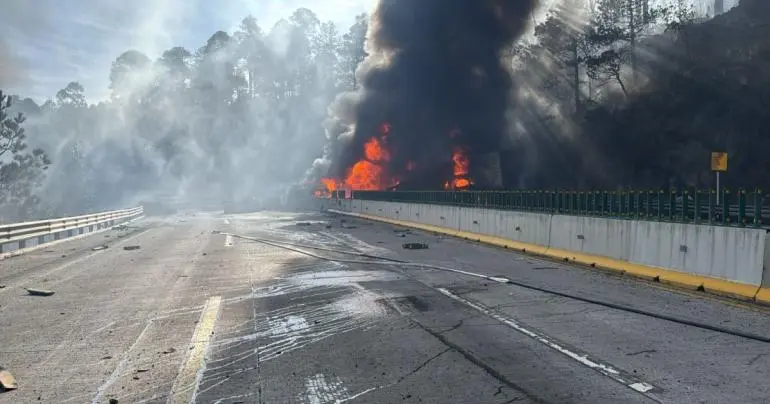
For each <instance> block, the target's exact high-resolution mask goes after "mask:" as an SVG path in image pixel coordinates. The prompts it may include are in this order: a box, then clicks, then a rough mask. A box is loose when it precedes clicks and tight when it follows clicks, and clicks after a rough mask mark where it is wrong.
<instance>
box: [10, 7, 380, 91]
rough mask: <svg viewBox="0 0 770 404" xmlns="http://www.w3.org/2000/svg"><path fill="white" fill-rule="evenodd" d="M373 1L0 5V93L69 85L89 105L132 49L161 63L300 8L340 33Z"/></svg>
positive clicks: (50, 88) (266, 26)
mask: <svg viewBox="0 0 770 404" xmlns="http://www.w3.org/2000/svg"><path fill="white" fill-rule="evenodd" d="M375 2H376V0H324V1H318V0H315V1H312V0H227V1H222V2H216V1H211V0H133V1H125V0H65V1H62V0H0V89H5V90H6V91H7V92H10V93H16V94H20V95H22V96H25V97H31V98H33V99H35V100H36V101H38V102H42V101H45V100H46V99H50V98H53V97H54V96H55V94H56V92H57V91H58V90H59V89H61V88H63V87H65V86H66V85H67V83H69V82H70V81H78V82H80V83H81V84H82V85H83V86H84V87H85V89H86V95H87V96H88V98H89V100H90V101H91V102H94V101H98V100H100V99H104V98H106V97H107V96H108V95H109V89H108V85H109V71H110V65H111V63H112V61H114V60H115V58H116V57H117V56H118V55H120V54H121V53H122V52H124V51H126V50H128V49H136V50H139V51H141V52H144V53H145V54H147V55H148V56H150V58H152V59H155V58H157V57H158V56H159V55H160V54H161V53H162V52H163V51H164V50H165V49H168V48H171V47H173V46H184V47H186V48H188V49H189V50H195V49H197V48H199V47H200V46H201V45H202V44H203V43H205V41H206V40H207V39H208V38H209V36H211V34H213V33H214V32H216V31H218V30H224V31H227V32H232V31H233V29H235V28H236V27H237V25H238V23H239V22H240V20H241V19H243V17H245V16H247V15H249V14H251V15H253V16H255V17H256V18H257V20H258V21H259V23H260V25H261V26H262V27H263V29H266V30H267V29H269V27H271V26H272V25H273V24H274V23H275V22H276V21H277V20H279V19H280V18H284V17H288V16H289V15H291V13H292V12H293V11H294V10H296V9H297V8H300V7H307V8H309V9H311V10H313V11H314V12H315V13H316V14H317V15H318V17H319V18H320V19H321V20H322V21H329V20H331V21H334V22H335V23H338V24H339V26H340V29H341V30H346V29H347V26H348V25H350V24H352V22H353V21H354V18H355V15H356V14H360V13H361V12H368V11H371V9H372V8H373V7H374V5H375Z"/></svg>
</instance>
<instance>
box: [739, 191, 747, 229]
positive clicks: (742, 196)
mask: <svg viewBox="0 0 770 404" xmlns="http://www.w3.org/2000/svg"><path fill="white" fill-rule="evenodd" d="M738 225H739V226H745V225H746V190H745V189H743V188H741V189H739V190H738Z"/></svg>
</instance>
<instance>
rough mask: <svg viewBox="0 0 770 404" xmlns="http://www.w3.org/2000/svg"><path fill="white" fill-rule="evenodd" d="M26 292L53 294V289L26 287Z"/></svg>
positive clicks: (41, 294) (37, 294)
mask: <svg viewBox="0 0 770 404" xmlns="http://www.w3.org/2000/svg"><path fill="white" fill-rule="evenodd" d="M26 289H27V293H29V294H30V295H32V296H52V295H53V294H54V291H53V290H46V289H34V288H26Z"/></svg>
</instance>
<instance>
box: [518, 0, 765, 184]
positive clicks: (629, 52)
mask: <svg viewBox="0 0 770 404" xmlns="http://www.w3.org/2000/svg"><path fill="white" fill-rule="evenodd" d="M696 5H701V6H703V5H704V3H702V2H692V1H685V0H673V1H671V2H669V3H668V4H665V5H661V2H657V1H649V0H565V1H564V2H563V3H562V6H561V7H557V8H555V9H553V10H551V11H550V13H549V14H548V17H547V18H546V19H545V21H543V22H541V23H539V24H537V26H536V28H535V37H536V40H535V41H532V42H531V43H519V44H516V45H515V46H513V47H512V49H511V52H510V55H509V62H510V63H511V64H512V66H513V67H512V70H513V71H514V75H516V76H517V77H518V82H519V83H520V85H521V86H522V88H520V89H519V96H518V99H517V100H516V101H515V102H516V104H517V105H516V111H515V119H516V120H517V123H518V126H517V130H515V131H514V134H513V141H512V142H511V145H510V146H509V147H508V151H507V152H506V156H507V157H506V158H504V159H503V164H504V165H505V164H506V163H507V164H508V165H509V167H508V170H509V171H512V172H515V173H517V175H516V176H514V178H513V179H511V180H509V183H508V184H506V185H507V186H509V187H510V186H516V187H521V186H523V187H530V188H532V187H535V188H537V187H571V188H604V189H606V188H614V187H632V188H668V187H679V188H683V187H701V188H705V187H713V186H714V174H713V172H711V171H710V165H709V161H710V153H711V152H727V153H728V156H729V163H728V166H729V170H728V172H727V173H726V175H725V176H724V177H723V178H726V181H725V183H726V184H727V186H729V187H731V188H738V187H746V188H753V187H762V186H763V185H765V184H767V183H768V180H769V179H770V178H769V177H768V174H767V172H768V171H767V165H768V163H770V159H768V158H767V157H765V155H764V153H763V152H762V150H764V149H765V146H767V145H768V142H770V138H768V136H767V135H766V134H765V131H766V128H767V127H768V124H770V119H769V118H770V115H768V113H767V112H766V108H764V107H763V105H764V103H765V102H766V101H763V100H767V99H768V96H770V86H768V80H769V79H770V75H768V74H767V70H766V69H763V68H762V66H767V63H768V62H769V61H770V52H768V45H770V42H768V41H767V39H766V38H768V36H767V34H768V33H769V32H770V30H769V29H768V26H767V24H765V23H763V21H767V19H768V18H770V2H766V1H761V0H759V1H758V0H742V1H741V2H740V4H739V5H738V6H736V7H735V8H732V9H731V10H729V11H727V12H726V13H724V14H720V12H721V11H723V7H724V3H723V2H722V1H713V2H711V0H709V2H708V3H707V4H705V5H706V6H708V7H705V8H704V7H701V8H698V7H695V6H696ZM714 10H716V13H717V15H714ZM576 15H580V16H582V17H581V18H576V17H575V16H576Z"/></svg>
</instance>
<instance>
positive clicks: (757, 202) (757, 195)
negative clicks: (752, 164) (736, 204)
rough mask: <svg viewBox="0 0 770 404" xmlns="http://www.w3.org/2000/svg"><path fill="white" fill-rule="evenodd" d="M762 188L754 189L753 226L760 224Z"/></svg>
mask: <svg viewBox="0 0 770 404" xmlns="http://www.w3.org/2000/svg"><path fill="white" fill-rule="evenodd" d="M762 199H763V195H762V189H760V188H757V189H756V190H755V191H754V227H760V226H762Z"/></svg>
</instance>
